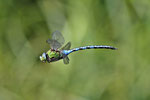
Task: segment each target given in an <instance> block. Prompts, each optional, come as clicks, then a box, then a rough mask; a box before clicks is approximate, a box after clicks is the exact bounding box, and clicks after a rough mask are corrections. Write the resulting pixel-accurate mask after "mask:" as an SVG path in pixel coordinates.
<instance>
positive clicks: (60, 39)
mask: <svg viewBox="0 0 150 100" xmlns="http://www.w3.org/2000/svg"><path fill="white" fill-rule="evenodd" d="M52 39H53V40H56V41H57V42H59V43H60V44H61V45H63V44H64V42H65V40H64V37H63V36H62V34H61V33H60V32H59V31H55V32H53V33H52Z"/></svg>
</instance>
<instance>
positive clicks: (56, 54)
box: [46, 50, 62, 58]
mask: <svg viewBox="0 0 150 100" xmlns="http://www.w3.org/2000/svg"><path fill="white" fill-rule="evenodd" d="M46 54H47V55H48V57H49V58H60V57H61V56H62V54H61V53H60V51H51V50H48V51H47V53H46Z"/></svg>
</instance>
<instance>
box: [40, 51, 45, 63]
mask: <svg viewBox="0 0 150 100" xmlns="http://www.w3.org/2000/svg"><path fill="white" fill-rule="evenodd" d="M40 60H41V61H42V62H46V53H43V54H42V56H40Z"/></svg>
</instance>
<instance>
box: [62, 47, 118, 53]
mask: <svg viewBox="0 0 150 100" xmlns="http://www.w3.org/2000/svg"><path fill="white" fill-rule="evenodd" d="M85 49H112V50H116V49H117V48H115V47H112V46H105V45H95V46H84V47H79V48H74V49H71V50H64V54H66V55H68V54H70V53H72V52H75V51H79V50H85Z"/></svg>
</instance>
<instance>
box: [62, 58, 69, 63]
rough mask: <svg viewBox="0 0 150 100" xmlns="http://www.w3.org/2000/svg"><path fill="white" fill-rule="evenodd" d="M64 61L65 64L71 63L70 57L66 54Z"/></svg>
mask: <svg viewBox="0 0 150 100" xmlns="http://www.w3.org/2000/svg"><path fill="white" fill-rule="evenodd" d="M63 62H64V64H69V58H68V56H66V57H65V58H64V59H63Z"/></svg>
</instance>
